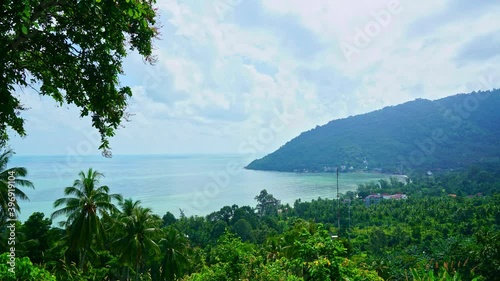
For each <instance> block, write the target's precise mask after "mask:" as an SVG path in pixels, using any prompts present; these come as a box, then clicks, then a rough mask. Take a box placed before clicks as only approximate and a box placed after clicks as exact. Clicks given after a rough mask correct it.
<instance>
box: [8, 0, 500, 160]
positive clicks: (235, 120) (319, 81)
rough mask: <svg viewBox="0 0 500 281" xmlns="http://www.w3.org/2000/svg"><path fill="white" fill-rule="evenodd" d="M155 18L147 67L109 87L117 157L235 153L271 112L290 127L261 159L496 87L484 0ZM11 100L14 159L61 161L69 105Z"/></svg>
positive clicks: (219, 1) (232, 0)
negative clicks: (337, 126) (17, 121)
mask: <svg viewBox="0 0 500 281" xmlns="http://www.w3.org/2000/svg"><path fill="white" fill-rule="evenodd" d="M158 7H159V12H160V15H161V17H160V22H161V24H162V26H163V27H162V29H161V38H162V40H160V41H157V42H156V43H155V44H156V49H155V54H156V55H157V57H158V61H157V63H156V64H155V65H148V64H146V63H144V61H143V60H142V59H141V58H140V56H139V55H138V54H136V53H133V54H131V55H129V56H128V57H127V59H126V60H125V62H124V70H125V73H126V75H124V76H121V77H120V80H121V84H122V85H127V86H131V87H132V88H133V92H134V96H133V97H132V99H131V100H130V108H129V111H130V112H131V113H132V114H134V115H133V116H132V118H131V119H132V121H131V122H128V123H126V124H125V128H122V129H120V130H118V132H117V135H116V136H115V137H114V138H113V139H112V140H111V146H112V147H113V150H114V152H115V153H118V154H120V153H121V154H130V153H134V154H136V153H184V152H190V153H196V152H202V153H207V152H238V147H239V146H240V145H241V143H243V142H245V140H246V139H247V138H249V137H252V136H257V135H258V134H259V132H262V130H264V129H266V128H268V127H269V122H270V120H273V118H275V117H276V112H290V114H291V115H293V122H290V123H289V124H288V125H287V126H286V128H285V129H284V130H282V131H280V132H279V133H277V134H276V135H275V136H274V137H273V140H272V141H271V142H269V143H267V144H266V146H265V147H264V148H263V149H262V151H259V153H262V154H265V153H268V152H272V151H273V150H274V149H276V148H278V147H279V146H281V145H282V144H284V143H285V142H286V141H288V140H290V139H291V138H293V137H295V136H297V135H298V134H300V132H302V131H305V130H309V129H311V128H314V127H315V126H316V125H321V124H324V123H327V122H328V121H330V120H332V119H336V118H343V117H347V116H349V115H354V114H359V113H365V112H369V111H372V110H375V109H380V108H382V107H384V106H387V105H394V104H398V103H401V102H405V101H408V100H413V99H415V98H417V97H421V98H429V99H436V98H441V97H444V96H448V95H452V94H455V93H460V92H471V91H474V90H478V89H487V88H492V87H500V79H497V78H494V79H493V78H492V79H490V78H488V79H489V80H488V81H489V82H487V83H483V82H481V81H482V80H481V79H484V78H485V77H495V75H498V73H500V58H499V56H498V55H497V52H496V50H498V43H499V38H500V33H499V32H498V31H499V30H498V26H500V19H499V18H498V16H497V14H498V12H499V11H500V4H498V3H497V1H491V0H487V1H482V2H481V4H478V3H476V2H474V3H473V2H469V1H466V0H459V1H451V0H450V1H443V2H440V1H437V2H436V1H431V0H423V1H419V2H412V1H408V0H400V1H398V0H377V1H373V0H357V1H353V2H349V3H347V2H345V1H331V0H317V1H308V2H304V1H301V0H272V1H271V0H270V1H250V0H216V1H205V2H199V1H194V0H189V1H177V0H169V1H158ZM347 45H348V46H351V47H352V49H351V51H353V53H352V54H346V49H345V46H347ZM495 47H497V48H495ZM20 95H22V96H23V100H24V101H25V102H26V105H27V106H29V107H32V110H30V111H29V112H26V113H25V114H26V115H25V116H26V118H27V120H28V121H27V130H28V132H29V134H30V136H29V137H28V138H26V139H22V140H21V139H18V138H15V139H14V140H13V144H15V145H16V149H17V150H18V152H19V153H21V154H22V153H23V152H24V153H36V152H37V151H39V152H40V153H55V154H65V153H66V150H67V149H66V148H67V147H74V146H75V145H77V144H78V142H79V141H80V140H81V139H84V138H85V134H84V132H85V130H87V131H88V130H90V121H89V120H87V119H81V118H79V117H78V115H79V113H78V110H77V109H76V108H74V107H71V106H69V107H68V108H69V109H66V107H63V108H57V107H54V103H53V102H52V101H51V100H50V99H48V98H41V99H40V97H38V96H37V95H36V94H34V93H30V94H26V95H25V94H22V93H20ZM48 135H49V136H48ZM48 140H49V141H48ZM43 142H46V143H47V145H44V146H43V147H40V146H37V145H38V144H39V143H43ZM96 152H97V149H96Z"/></svg>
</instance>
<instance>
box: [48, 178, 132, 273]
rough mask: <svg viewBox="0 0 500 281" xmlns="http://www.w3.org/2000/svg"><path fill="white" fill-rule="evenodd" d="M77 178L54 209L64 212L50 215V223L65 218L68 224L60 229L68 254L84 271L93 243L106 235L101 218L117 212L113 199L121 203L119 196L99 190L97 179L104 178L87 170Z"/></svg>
mask: <svg viewBox="0 0 500 281" xmlns="http://www.w3.org/2000/svg"><path fill="white" fill-rule="evenodd" d="M78 175H79V178H78V179H77V180H75V182H74V183H73V186H69V187H66V188H65V189H64V195H66V196H68V197H64V198H60V199H57V200H56V201H55V202H54V207H55V208H58V207H60V206H63V205H64V207H63V208H61V209H59V210H57V211H55V212H54V213H52V216H51V219H54V218H55V217H58V216H61V215H66V216H67V220H66V222H63V223H62V225H64V226H66V230H67V233H68V236H67V239H68V240H67V242H68V250H70V251H76V252H77V253H78V255H79V261H80V269H83V266H84V263H85V259H86V256H87V254H88V253H89V252H90V253H93V252H94V249H93V248H92V242H93V241H94V240H95V241H96V242H97V243H98V244H101V242H102V240H103V238H104V236H105V232H104V227H103V224H102V222H101V217H102V216H108V215H109V212H112V211H115V210H116V209H117V208H116V207H115V205H114V204H113V203H112V202H111V201H112V199H116V200H119V201H121V200H122V197H121V195H119V194H109V187H107V186H99V179H100V178H101V177H102V176H103V174H101V173H99V172H97V171H94V170H92V169H89V170H88V171H87V174H85V173H84V172H83V171H81V172H80V173H79V174H78Z"/></svg>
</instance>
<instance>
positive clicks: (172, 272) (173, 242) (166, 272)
mask: <svg viewBox="0 0 500 281" xmlns="http://www.w3.org/2000/svg"><path fill="white" fill-rule="evenodd" d="M160 245H161V250H162V253H163V259H162V261H161V280H177V279H180V277H182V274H183V272H184V270H185V268H186V267H187V265H188V264H189V258H188V255H189V253H190V247H189V240H188V239H187V237H186V236H185V235H183V234H182V233H181V232H179V231H178V230H177V229H175V228H173V227H168V228H166V229H165V237H164V238H163V239H162V240H161V241H160Z"/></svg>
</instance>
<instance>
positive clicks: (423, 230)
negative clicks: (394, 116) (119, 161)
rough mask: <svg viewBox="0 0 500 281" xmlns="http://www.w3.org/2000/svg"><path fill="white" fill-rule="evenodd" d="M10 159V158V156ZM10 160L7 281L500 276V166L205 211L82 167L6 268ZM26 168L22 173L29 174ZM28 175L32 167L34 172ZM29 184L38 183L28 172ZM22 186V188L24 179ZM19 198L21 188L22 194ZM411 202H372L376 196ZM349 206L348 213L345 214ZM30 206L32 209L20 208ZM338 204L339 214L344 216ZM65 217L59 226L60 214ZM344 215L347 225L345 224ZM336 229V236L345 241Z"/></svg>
mask: <svg viewBox="0 0 500 281" xmlns="http://www.w3.org/2000/svg"><path fill="white" fill-rule="evenodd" d="M8 157H10V155H9V154H4V155H3V156H2V163H3V164H5V163H6V159H8ZM3 164H2V174H1V176H2V181H1V182H2V185H1V188H2V192H1V194H2V197H1V199H2V204H1V205H2V217H3V219H2V226H1V228H0V230H1V236H2V239H1V240H0V241H1V244H0V247H1V252H3V253H4V254H2V255H0V259H1V263H0V277H1V280H186V281H187V280H322V281H324V280H472V279H474V280H495V278H498V276H500V228H499V226H500V194H499V193H498V190H499V187H500V180H498V179H499V170H500V169H498V166H495V165H491V166H479V167H478V166H476V167H470V168H469V169H466V170H461V171H454V172H448V173H442V174H435V175H433V176H416V175H415V176H412V177H411V178H410V179H409V180H408V182H407V183H402V182H401V181H398V180H396V179H395V178H392V179H391V180H381V181H379V182H373V183H367V184H363V185H360V186H359V187H358V190H357V191H356V192H348V193H347V194H342V197H341V199H340V201H337V200H332V199H322V198H318V199H317V200H313V201H311V202H302V201H301V200H300V199H299V200H297V201H296V202H295V203H294V204H293V206H291V205H289V204H285V205H281V204H279V201H278V200H277V199H276V198H274V197H273V195H272V194H269V193H267V191H266V190H262V191H261V193H260V194H258V195H257V196H256V197H255V199H256V206H255V207H252V206H237V205H233V206H224V207H222V208H221V209H220V210H219V211H217V212H213V213H211V214H209V215H207V216H204V217H201V216H191V217H187V216H185V215H184V214H183V212H182V211H181V215H180V216H179V217H175V216H174V215H173V214H172V213H170V212H169V213H166V214H165V215H163V216H162V217H161V216H159V215H157V214H154V213H152V211H151V210H150V209H149V208H147V206H145V205H144V204H142V203H141V202H139V201H134V200H132V199H123V198H122V197H121V196H120V195H118V194H113V193H111V188H109V187H107V186H100V185H99V179H100V177H101V174H100V173H99V172H97V171H94V170H92V169H90V170H88V171H86V172H81V173H80V175H79V177H78V178H77V180H75V182H74V184H73V185H72V186H70V187H67V188H66V189H65V194H66V195H67V196H66V197H64V198H61V199H58V200H57V201H56V202H55V203H54V206H55V211H54V213H52V214H43V213H38V212H37V213H33V214H32V215H31V216H30V217H29V218H28V219H27V220H26V221H25V222H23V223H21V222H16V223H15V227H16V243H15V247H16V252H15V255H16V258H15V263H16V271H15V274H13V273H11V272H9V271H8V264H7V262H8V261H9V259H10V257H9V248H10V247H11V245H9V244H8V241H9V240H8V235H9V227H10V222H8V221H7V220H6V217H5V215H6V212H7V209H6V207H7V204H6V201H5V200H6V199H5V198H7V197H6V192H5V190H6V189H5V186H6V185H5V182H6V180H5V176H6V175H8V172H9V171H12V169H17V170H16V171H17V172H18V173H19V174H22V172H23V170H22V168H10V169H6V166H5V165H3ZM19 169H21V170H19ZM24 172H25V171H24ZM18 180H19V181H23V182H19V183H24V186H28V187H29V184H28V183H29V182H28V181H26V180H24V179H18ZM18 188H21V185H18ZM16 192H17V193H18V194H20V192H22V191H21V190H19V189H18V190H17V191H16ZM400 192H403V193H405V194H407V195H408V199H406V200H391V199H386V200H381V201H380V202H379V203H378V204H370V205H368V206H367V204H365V201H364V200H363V199H362V198H358V196H359V197H363V196H366V195H367V194H372V193H391V194H393V193H400ZM337 202H339V204H338V205H339V207H340V209H337ZM21 206H22V204H21ZM337 210H338V211H339V214H340V216H339V218H340V219H339V220H338V217H337ZM60 220H63V221H64V222H63V223H62V225H60V226H54V225H53V221H54V222H57V221H60ZM338 222H340V229H339V228H338ZM337 235H338V237H337Z"/></svg>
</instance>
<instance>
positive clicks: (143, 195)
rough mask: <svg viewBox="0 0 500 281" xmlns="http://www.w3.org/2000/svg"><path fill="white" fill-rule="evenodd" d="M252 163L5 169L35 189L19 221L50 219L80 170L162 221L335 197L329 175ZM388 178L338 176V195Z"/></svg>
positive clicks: (53, 160) (102, 161)
mask: <svg viewBox="0 0 500 281" xmlns="http://www.w3.org/2000/svg"><path fill="white" fill-rule="evenodd" d="M250 160H251V159H245V158H243V157H241V156H240V155H114V156H113V157H112V158H104V157H102V156H100V155H95V156H66V155H63V156H17V155H14V156H13V157H12V159H11V162H10V163H9V167H14V166H21V167H26V168H27V169H28V176H27V177H26V179H28V180H30V181H32V182H33V183H34V185H35V189H34V190H31V189H26V188H24V189H23V191H24V192H25V193H26V194H27V195H28V197H29V198H30V201H20V202H19V204H20V206H21V214H20V216H19V219H20V220H21V221H24V220H26V219H27V218H28V217H29V216H30V215H31V214H32V213H33V212H43V213H44V214H45V215H46V216H47V217H48V216H50V214H51V213H52V212H53V211H54V210H55V209H54V207H53V204H54V201H55V200H56V199H58V198H61V197H64V188H65V187H66V186H71V185H72V184H73V182H74V180H75V179H77V177H78V173H79V172H80V171H87V170H88V169H89V168H93V169H95V170H97V171H99V172H101V173H103V174H104V177H103V178H102V179H101V181H100V185H107V186H108V187H109V188H110V193H120V194H121V195H123V197H124V198H132V199H134V200H140V201H141V202H142V205H143V206H146V207H149V208H151V209H152V210H153V212H154V213H156V214H158V215H160V216H163V215H164V214H165V213H166V212H168V211H170V212H171V213H173V214H174V215H175V216H176V217H179V215H180V210H183V212H184V214H185V215H186V216H192V215H198V216H204V215H208V214H209V213H211V212H214V211H218V210H220V209H221V208H222V207H224V206H231V205H233V204H236V205H238V206H245V205H248V206H252V207H255V206H256V204H257V202H256V201H255V199H254V198H255V196H257V195H258V194H259V193H260V191H261V190H262V189H266V190H267V191H268V193H271V194H273V195H274V197H275V198H277V199H280V200H281V202H282V203H289V204H293V203H294V202H295V200H297V199H299V198H300V199H301V200H302V201H310V200H312V199H317V198H318V197H321V198H336V196H337V193H336V175H335V174H333V173H280V172H265V171H251V170H245V169H243V167H244V166H245V165H247V164H248V163H249V161H250ZM388 177H389V176H388V175H383V174H371V173H348V174H340V178H339V190H340V192H341V193H343V192H347V191H349V190H355V189H356V187H357V185H358V184H360V183H365V182H369V181H373V180H379V179H381V178H388ZM59 220H62V218H60V219H59ZM59 220H58V219H56V222H57V221H59ZM54 223H55V222H54Z"/></svg>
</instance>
